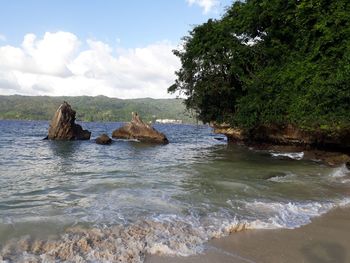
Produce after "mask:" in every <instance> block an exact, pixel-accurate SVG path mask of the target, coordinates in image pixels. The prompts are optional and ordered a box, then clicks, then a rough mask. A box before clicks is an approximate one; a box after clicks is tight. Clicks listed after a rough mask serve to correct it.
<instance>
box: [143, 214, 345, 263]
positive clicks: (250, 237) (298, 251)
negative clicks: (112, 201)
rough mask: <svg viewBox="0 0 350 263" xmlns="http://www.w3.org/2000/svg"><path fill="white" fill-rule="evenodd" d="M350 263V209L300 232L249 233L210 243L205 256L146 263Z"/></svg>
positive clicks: (152, 258) (155, 259)
mask: <svg viewBox="0 0 350 263" xmlns="http://www.w3.org/2000/svg"><path fill="white" fill-rule="evenodd" d="M163 262H164V263H165V262H167V263H189V262H191V263H296V262H298V263H303V262H305V263H331V262H332V263H349V262H350V207H347V208H337V209H335V210H332V211H331V212H329V213H328V214H326V215H323V216H321V217H317V218H315V219H314V220H313V221H312V223H310V224H308V225H305V226H303V227H300V228H298V229H292V230H289V229H278V230H249V231H244V232H239V233H233V234H231V235H230V236H228V237H226V238H222V239H215V240H212V241H210V242H209V243H208V244H207V246H206V249H205V251H204V252H203V254H200V255H195V256H189V257H166V256H148V257H147V259H146V263H163Z"/></svg>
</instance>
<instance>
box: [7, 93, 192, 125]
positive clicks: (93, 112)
mask: <svg viewBox="0 0 350 263" xmlns="http://www.w3.org/2000/svg"><path fill="white" fill-rule="evenodd" d="M63 101H67V102H68V103H69V104H71V106H72V108H73V109H74V110H75V111H76V112H77V119H78V120H82V121H130V119H131V112H133V111H134V112H138V113H139V114H140V116H142V118H143V119H144V120H145V121H151V120H152V119H153V118H154V117H155V118H157V119H181V120H183V121H184V122H187V123H193V122H195V119H194V118H192V117H191V115H190V114H189V112H188V111H186V109H185V106H184V105H183V100H181V99H150V98H145V99H126V100H122V99H116V98H108V97H105V96H97V97H88V96H81V97H48V96H31V97H29V96H18V95H13V96H0V119H23V120H50V119H51V118H52V116H53V115H54V113H55V111H56V110H57V108H58V107H59V105H60V104H61V103H62V102H63Z"/></svg>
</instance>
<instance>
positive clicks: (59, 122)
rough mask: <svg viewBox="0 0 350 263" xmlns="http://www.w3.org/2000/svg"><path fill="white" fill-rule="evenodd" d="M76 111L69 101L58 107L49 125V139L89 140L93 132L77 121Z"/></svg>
mask: <svg viewBox="0 0 350 263" xmlns="http://www.w3.org/2000/svg"><path fill="white" fill-rule="evenodd" d="M75 114H76V112H75V111H74V110H73V109H72V108H71V106H70V105H69V104H68V103H67V102H63V103H62V104H61V106H60V107H59V108H58V109H57V111H56V113H55V115H54V117H53V118H52V120H51V123H50V127H49V134H48V136H47V139H49V140H89V139H90V136H91V132H89V131H88V130H83V128H82V127H81V126H80V125H79V124H76V123H75Z"/></svg>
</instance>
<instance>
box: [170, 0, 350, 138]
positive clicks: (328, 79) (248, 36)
mask: <svg viewBox="0 0 350 263" xmlns="http://www.w3.org/2000/svg"><path fill="white" fill-rule="evenodd" d="M349 50H350V2H349V1H347V0H338V1H325V0H301V1H295V0H247V1H244V2H235V3H234V4H232V6H231V7H230V8H228V9H227V11H226V13H225V14H224V16H223V17H222V18H221V19H220V20H214V21H213V20H209V21H208V22H207V23H204V24H202V25H199V26H197V27H195V28H194V29H193V30H192V31H191V32H190V33H189V36H186V37H185V38H184V45H183V48H182V49H181V50H175V51H174V54H175V55H176V56H178V57H179V58H180V60H181V62H182V67H181V69H180V70H179V71H177V72H176V74H177V80H176V82H175V84H174V85H172V86H171V87H170V88H169V91H170V92H175V91H180V92H183V93H184V94H185V95H186V96H187V99H186V101H185V102H186V106H187V107H189V108H193V109H195V110H196V112H197V113H198V117H199V118H200V119H201V120H203V121H204V122H210V121H217V122H229V123H231V124H232V125H233V126H238V127H241V128H245V129H247V130H251V129H254V128H256V127H259V126H261V125H271V124H277V125H285V124H290V123H291V124H294V125H296V126H298V127H299V128H302V129H305V130H321V131H322V132H325V133H333V132H334V131H335V132H336V131H337V130H342V129H348V128H349V127H350V124H349V122H350V120H349V113H350V109H349V107H350V106H349V105H350V103H349V101H350V84H349V83H350V82H349V78H350V72H349V69H350V66H349V65H350V63H349V62H350V61H349V59H350V51H349Z"/></svg>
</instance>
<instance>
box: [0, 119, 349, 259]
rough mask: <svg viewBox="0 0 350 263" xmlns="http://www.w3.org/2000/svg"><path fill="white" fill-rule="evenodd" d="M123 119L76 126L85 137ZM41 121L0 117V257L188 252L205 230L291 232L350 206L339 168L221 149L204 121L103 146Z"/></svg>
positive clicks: (293, 156) (344, 173) (213, 233)
mask: <svg viewBox="0 0 350 263" xmlns="http://www.w3.org/2000/svg"><path fill="white" fill-rule="evenodd" d="M121 125H122V124H121V123H83V127H84V128H87V129H89V130H90V131H92V135H93V136H92V139H93V138H95V137H96V136H98V135H99V134H101V133H104V132H105V133H108V134H111V133H112V131H113V130H114V129H116V128H118V127H120V126H121ZM47 128H48V123H47V122H34V121H0V246H1V247H2V252H1V253H0V260H1V257H3V258H2V259H3V260H9V261H11V260H13V261H17V260H25V259H27V260H29V259H31V257H32V258H34V259H35V260H37V261H45V260H46V261H48V262H50V260H51V261H53V260H54V259H57V260H59V261H65V260H68V261H75V262H79V260H80V261H87V260H91V261H93V262H96V261H98V262H104V261H106V262H107V261H112V260H119V259H122V260H123V261H130V262H140V261H142V260H143V258H144V255H145V253H165V254H178V255H189V254H192V253H196V252H199V251H200V250H201V248H202V245H203V244H204V242H206V241H207V240H208V239H211V238H213V237H220V236H223V235H227V234H228V233H230V232H232V231H237V230H241V229H244V228H296V227H299V226H301V225H304V224H307V223H309V222H310V219H311V218H312V217H315V216H319V215H321V214H323V213H326V212H327V211H329V210H330V209H332V208H334V207H336V206H342V205H347V204H348V203H350V192H349V187H350V173H349V171H348V170H347V169H346V167H345V166H342V167H338V168H329V167H326V166H324V165H323V164H321V163H319V162H315V161H305V160H303V159H302V157H303V154H302V153H286V154H282V155H281V154H278V153H273V152H268V151H254V150H251V149H248V148H246V147H241V146H234V145H227V143H226V142H225V141H221V140H217V139H215V138H216V137H220V136H219V135H214V134H212V131H211V129H210V128H209V127H207V126H195V125H165V124H163V125H156V128H157V129H158V130H160V131H161V132H163V133H165V134H166V135H167V137H168V139H169V141H170V143H169V144H168V145H151V144H143V143H140V142H136V141H123V140H120V141H115V142H114V143H113V144H112V145H110V146H101V145H97V144H95V143H94V141H93V140H90V141H73V142H60V141H44V140H42V138H44V137H45V135H46V132H47ZM82 240H85V241H86V240H87V241H86V242H87V243H86V244H85V243H84V244H85V247H84V249H83V247H82V245H81V244H82ZM39 241H40V242H44V244H41V243H40V244H41V245H40V246H39V245H36V247H35V246H34V245H33V244H34V243H35V242H39ZM48 243H49V244H50V246H49V245H47V244H48ZM23 244H25V245H23ZM35 244H36V243H35ZM45 244H46V245H45ZM62 244H63V245H62ZM65 245H66V246H67V247H69V246H70V250H69V253H68V252H67V253H63V251H65V249H66V248H67V247H65ZM38 246H39V248H38ZM72 246H74V247H75V248H74V249H72ZM58 247H60V248H59V249H58ZM76 247H79V249H76ZM130 255H131V256H130ZM28 257H29V259H28Z"/></svg>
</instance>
